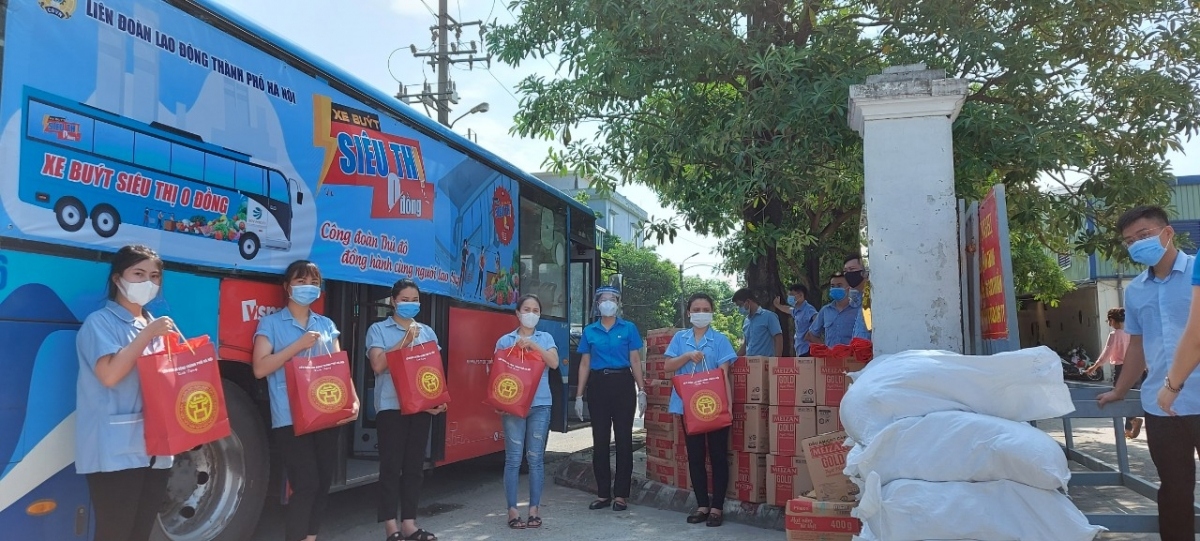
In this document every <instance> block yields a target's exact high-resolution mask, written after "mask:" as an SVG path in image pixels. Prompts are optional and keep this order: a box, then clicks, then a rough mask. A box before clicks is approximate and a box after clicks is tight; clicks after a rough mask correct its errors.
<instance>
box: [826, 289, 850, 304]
mask: <svg viewBox="0 0 1200 541" xmlns="http://www.w3.org/2000/svg"><path fill="white" fill-rule="evenodd" d="M829 298H831V299H833V302H838V301H840V300H842V299H844V298H846V290H845V289H842V288H840V287H835V288H830V289H829Z"/></svg>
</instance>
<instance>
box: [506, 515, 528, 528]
mask: <svg viewBox="0 0 1200 541" xmlns="http://www.w3.org/2000/svg"><path fill="white" fill-rule="evenodd" d="M508 527H509V528H512V529H514V530H524V529H525V521H523V520H521V517H517V518H510V519H508Z"/></svg>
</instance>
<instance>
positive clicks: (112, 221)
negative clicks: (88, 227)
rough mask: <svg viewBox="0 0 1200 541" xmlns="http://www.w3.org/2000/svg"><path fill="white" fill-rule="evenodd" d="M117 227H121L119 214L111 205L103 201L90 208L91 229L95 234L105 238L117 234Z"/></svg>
mask: <svg viewBox="0 0 1200 541" xmlns="http://www.w3.org/2000/svg"><path fill="white" fill-rule="evenodd" d="M118 227H121V215H120V214H118V213H117V209H115V208H113V207H112V205H109V204H107V203H105V204H100V205H96V207H95V208H93V209H92V229H95V230H96V234H97V235H100V236H101V237H104V238H106V239H107V238H108V237H111V236H113V235H116V234H117V228H118Z"/></svg>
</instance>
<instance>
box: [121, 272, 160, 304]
mask: <svg viewBox="0 0 1200 541" xmlns="http://www.w3.org/2000/svg"><path fill="white" fill-rule="evenodd" d="M118 280H120V283H121V293H123V294H124V295H125V298H126V299H128V300H129V302H132V303H133V304H136V305H138V306H146V305H147V304H149V303H150V301H152V300H154V297H157V296H158V284H156V283H154V282H152V281H150V280H146V281H145V282H137V283H133V282H130V281H128V280H126V279H124V278H118Z"/></svg>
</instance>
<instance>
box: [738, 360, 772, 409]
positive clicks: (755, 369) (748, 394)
mask: <svg viewBox="0 0 1200 541" xmlns="http://www.w3.org/2000/svg"><path fill="white" fill-rule="evenodd" d="M770 364H771V358H770V357H738V358H737V360H735V361H733V365H732V366H730V367H729V377H730V378H732V379H733V403H734V404H768V403H769V402H768V400H769V398H770V397H769V396H768V385H767V367H768V366H769V365H770Z"/></svg>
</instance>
